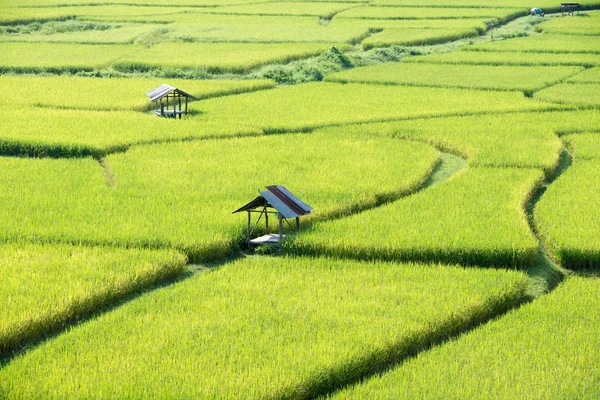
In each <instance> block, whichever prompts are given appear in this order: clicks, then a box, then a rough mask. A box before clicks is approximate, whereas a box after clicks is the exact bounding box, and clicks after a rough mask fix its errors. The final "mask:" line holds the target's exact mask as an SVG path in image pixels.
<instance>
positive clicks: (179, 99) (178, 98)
mask: <svg viewBox="0 0 600 400" xmlns="http://www.w3.org/2000/svg"><path fill="white" fill-rule="evenodd" d="M178 99H179V119H181V96H179V97H178Z"/></svg>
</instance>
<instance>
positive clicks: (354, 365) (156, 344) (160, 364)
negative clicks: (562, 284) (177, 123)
mask: <svg viewBox="0 0 600 400" xmlns="http://www.w3.org/2000/svg"><path fill="white" fill-rule="evenodd" d="M525 288H526V277H525V276H524V275H523V274H521V273H518V272H514V271H496V270H486V269H475V268H473V269H464V268H460V267H450V266H441V265H427V264H390V263H359V262H354V261H340V260H334V259H323V258H318V259H317V258H315V259H313V258H266V257H252V258H246V259H243V260H239V261H236V262H234V263H232V264H229V265H225V266H223V267H221V268H219V269H218V270H216V271H214V272H207V273H201V274H198V275H196V276H194V277H192V278H190V279H188V280H185V281H183V282H180V283H178V284H175V285H171V286H169V287H167V288H163V289H160V290H157V291H154V292H152V293H148V294H145V295H143V296H141V297H139V298H138V299H136V300H135V301H131V302H129V303H127V304H125V305H123V306H122V307H120V308H119V309H116V310H114V311H112V312H110V313H107V314H104V315H102V316H100V317H98V318H97V319H95V320H93V321H89V322H87V323H85V324H83V325H81V326H79V327H77V328H75V329H72V330H70V331H69V332H67V333H65V334H64V335H61V336H60V337H58V338H56V339H54V340H52V341H48V342H46V343H43V344H41V345H40V346H39V347H37V348H36V349H34V350H32V351H30V352H28V353H27V354H24V355H22V356H19V357H17V358H15V359H14V360H12V361H11V363H10V364H8V365H6V366H5V367H4V368H3V369H2V370H0V393H2V394H3V397H4V398H5V399H7V400H8V399H13V398H23V397H26V398H28V397H37V398H40V397H41V398H46V399H53V398H60V399H71V398H79V399H81V398H94V397H98V396H99V395H100V396H101V397H108V398H145V397H153V398H169V397H173V396H174V397H181V398H242V397H243V398H265V397H269V398H306V397H314V396H315V395H317V394H319V393H322V392H326V391H329V390H331V389H333V388H336V387H338V386H339V385H340V384H343V383H345V382H348V381H355V380H356V379H358V378H360V377H361V376H362V375H363V374H365V373H369V372H372V371H378V370H382V369H383V368H385V366H387V365H388V363H390V362H393V361H396V360H399V359H402V358H403V357H405V356H406V355H408V354H411V353H413V352H415V351H418V350H419V349H422V348H423V347H426V346H427V345H428V344H430V343H432V342H436V341H440V340H441V339H443V338H445V337H447V336H448V335H451V334H456V333H457V332H460V331H461V330H463V329H465V328H467V327H470V326H472V325H474V324H477V323H479V322H482V321H485V320H487V319H489V318H490V317H492V316H494V315H495V314H497V313H499V312H502V311H505V310H507V309H509V308H511V307H513V306H515V305H516V304H518V303H519V302H520V301H522V299H523V297H524V292H525Z"/></svg>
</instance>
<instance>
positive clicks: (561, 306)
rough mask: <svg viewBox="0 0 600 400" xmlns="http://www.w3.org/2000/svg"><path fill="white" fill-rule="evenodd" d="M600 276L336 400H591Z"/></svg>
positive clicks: (595, 393)
mask: <svg viewBox="0 0 600 400" xmlns="http://www.w3.org/2000/svg"><path fill="white" fill-rule="evenodd" d="M599 298H600V280H599V279H598V278H591V277H590V278H581V277H573V278H570V279H568V280H567V281H566V282H565V283H563V284H562V285H561V286H559V287H558V288H557V289H556V290H555V291H553V292H552V293H550V294H548V295H546V296H543V297H541V298H539V299H537V300H535V302H533V303H531V304H527V305H525V306H523V307H521V308H519V309H517V310H514V311H512V312H510V313H509V314H508V315H506V316H504V317H503V318H501V319H498V320H496V321H493V322H491V323H488V324H485V325H483V326H481V327H479V328H477V329H476V330H475V331H473V332H470V333H468V334H466V335H463V336H461V337H460V338H458V339H457V340H455V341H452V342H448V343H445V344H444V345H443V346H437V347H435V348H433V349H432V350H430V351H427V352H423V353H421V354H420V355H419V356H417V357H415V358H414V359H411V360H408V361H406V362H405V363H403V364H402V365H400V366H398V367H397V368H395V369H393V370H392V371H390V372H389V373H386V374H384V375H381V376H378V377H374V378H372V379H369V380H367V381H366V382H364V383H362V384H358V385H356V386H355V387H351V388H348V389H347V390H343V391H341V392H338V393H336V394H335V395H333V396H331V397H330V398H333V399H367V398H370V399H410V398H419V399H481V398H482V397H485V398H486V399H502V400H505V399H526V398H527V399H530V398H536V399H564V398H573V399H594V398H598V397H599V396H600V387H599V386H598V380H599V379H600V371H599V370H598V365H600V353H598V348H599V347H600V335H598V320H599V319H600V314H599V312H598V309H599V308H600V301H599V300H598V299H599Z"/></svg>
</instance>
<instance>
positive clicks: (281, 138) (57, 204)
mask: <svg viewBox="0 0 600 400" xmlns="http://www.w3.org/2000/svg"><path fill="white" fill-rule="evenodd" d="M438 159H439V153H438V152H437V151H436V150H435V149H433V148H431V147H430V146H427V145H424V144H420V143H408V142H403V141H400V140H397V139H392V138H373V137H368V136H354V137H348V136H342V135H338V136H332V135H327V136H325V135H311V134H296V135H278V136H265V137H255V138H241V139H230V140H206V141H201V142H182V143H173V144H164V145H154V146H141V147H137V148H134V149H132V150H129V151H128V152H127V153H123V154H115V155H112V156H109V157H106V158H104V159H103V161H102V166H104V167H105V168H104V169H103V168H102V166H101V165H100V164H99V163H98V162H96V161H94V160H92V159H89V158H87V159H78V160H52V159H19V158H0V164H2V168H0V170H1V171H2V179H1V182H2V185H3V187H4V188H5V190H6V191H7V193H6V195H5V196H2V199H1V200H0V203H1V205H0V210H2V211H1V212H0V220H1V221H2V222H1V224H2V226H3V229H2V238H4V239H17V238H23V239H26V240H31V241H36V242H38V241H40V242H46V241H62V242H69V243H80V242H81V243H90V244H102V245H127V246H143V247H169V248H177V249H180V250H181V251H184V252H185V253H186V254H187V255H188V256H189V258H190V259H192V260H193V261H208V260H215V259H218V258H221V257H224V256H225V255H226V254H227V253H228V252H229V251H230V250H231V249H232V248H233V247H234V246H235V245H236V243H237V241H238V240H239V239H241V238H242V236H243V235H245V231H246V226H245V224H246V217H245V215H241V214H235V215H232V214H231V213H232V211H234V210H236V209H237V208H239V207H241V206H242V205H244V204H245V203H246V202H248V201H250V200H252V199H253V198H254V197H256V193H257V192H256V190H257V189H260V188H263V187H264V186H265V185H271V184H279V185H284V186H286V187H287V188H288V189H289V190H291V191H292V192H294V193H296V194H297V195H298V196H300V197H301V198H302V199H303V200H304V201H306V202H307V203H308V204H311V205H312V206H313V207H315V210H314V212H313V214H312V216H311V217H313V218H317V219H319V218H321V219H322V218H327V217H329V216H332V215H335V216H337V215H340V214H346V213H348V212H350V211H352V210H355V209H361V208H365V207H372V206H374V205H377V204H379V203H381V202H382V201H385V200H386V199H389V198H395V197H397V196H399V195H401V194H402V193H406V192H411V191H412V190H414V189H415V188H416V187H418V186H419V185H420V184H421V183H422V182H423V181H424V180H425V179H427V176H428V175H429V173H430V172H431V171H432V169H433V168H434V166H435V164H436V163H437V162H438ZM367 176H368V177H369V179H365V177H367ZM9 188H10V190H9ZM304 222H306V221H304Z"/></svg>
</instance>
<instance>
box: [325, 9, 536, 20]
mask: <svg viewBox="0 0 600 400" xmlns="http://www.w3.org/2000/svg"><path fill="white" fill-rule="evenodd" d="M526 13H527V10H525V9H524V8H523V7H521V8H513V9H511V8H457V7H368V6H367V7H356V8H352V9H350V10H347V11H343V12H341V13H340V14H338V15H337V16H336V18H364V19H460V18H478V19H481V20H484V19H486V18H488V19H491V18H497V19H504V18H507V17H514V16H519V15H525V14H526Z"/></svg>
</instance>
